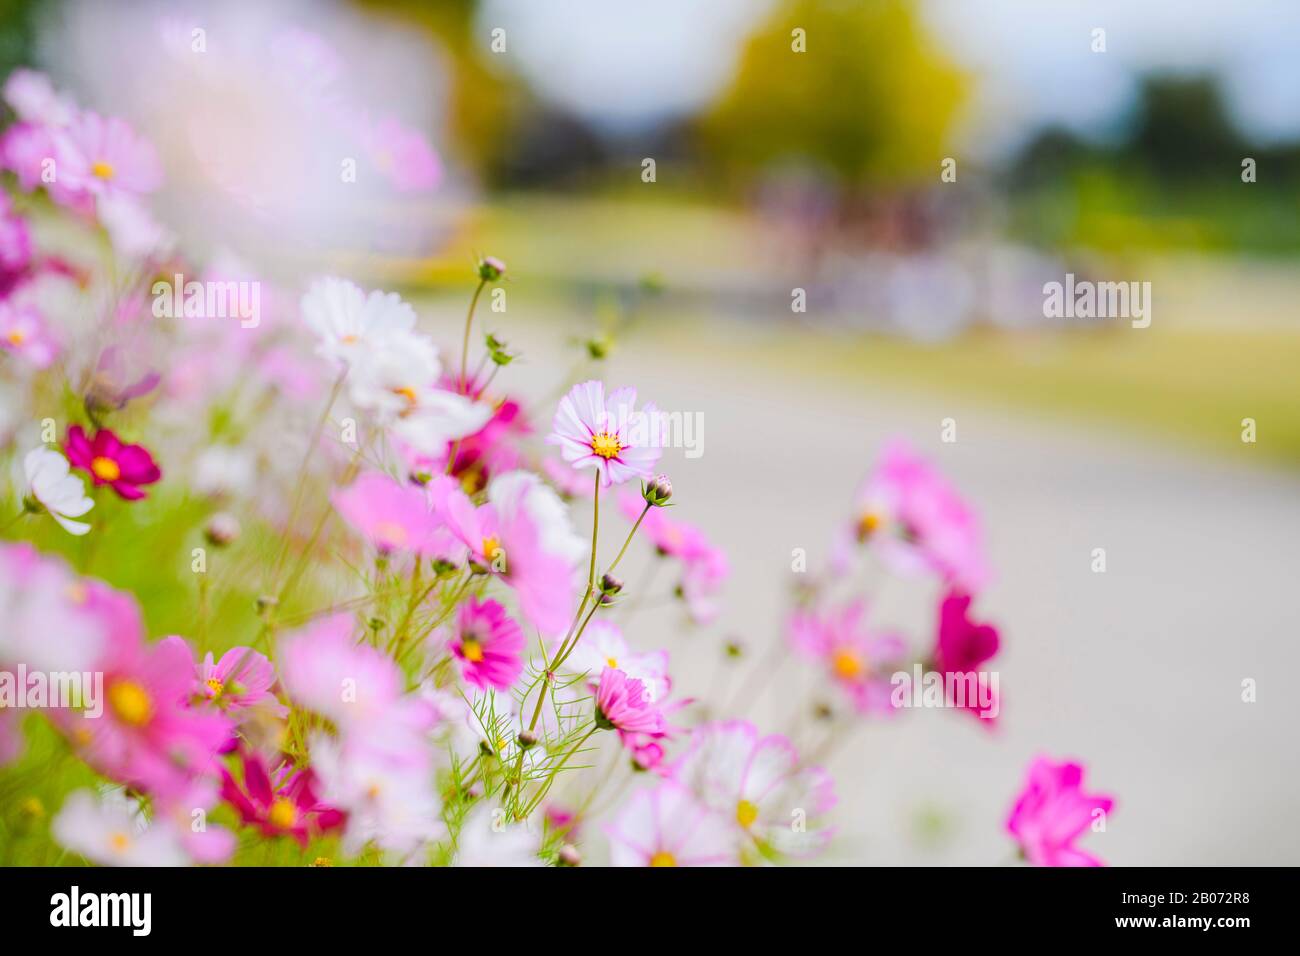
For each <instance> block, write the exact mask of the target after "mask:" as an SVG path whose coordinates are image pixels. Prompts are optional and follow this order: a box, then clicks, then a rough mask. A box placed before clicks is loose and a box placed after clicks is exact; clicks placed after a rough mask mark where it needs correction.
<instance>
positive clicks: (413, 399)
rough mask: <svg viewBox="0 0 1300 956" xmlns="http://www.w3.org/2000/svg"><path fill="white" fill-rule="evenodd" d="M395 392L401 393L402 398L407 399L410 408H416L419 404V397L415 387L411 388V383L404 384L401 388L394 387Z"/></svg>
mask: <svg viewBox="0 0 1300 956" xmlns="http://www.w3.org/2000/svg"><path fill="white" fill-rule="evenodd" d="M393 394H394V395H400V396H401V397H402V398H404V399H406V405H407V407H408V408H414V407H415V406H416V405H418V404H419V398H418V397H417V396H416V394H415V389H413V388H411V387H410V386H409V385H403V386H402V387H401V388H395V389H393Z"/></svg>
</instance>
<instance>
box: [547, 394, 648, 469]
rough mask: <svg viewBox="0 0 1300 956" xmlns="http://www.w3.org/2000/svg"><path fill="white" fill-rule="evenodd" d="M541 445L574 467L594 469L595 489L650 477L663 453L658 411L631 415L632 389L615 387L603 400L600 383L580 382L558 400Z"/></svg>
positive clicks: (632, 411) (646, 409)
mask: <svg viewBox="0 0 1300 956" xmlns="http://www.w3.org/2000/svg"><path fill="white" fill-rule="evenodd" d="M546 441H547V443H548V444H551V445H558V446H560V455H561V456H562V457H563V458H564V460H565V461H567V462H568V463H569V464H571V465H572V466H573V467H574V468H577V469H581V468H595V469H596V471H597V473H598V474H599V475H600V481H601V484H602V485H603V486H604V487H606V488H608V487H609V486H610V485H615V484H622V483H623V482H625V481H631V480H632V479H634V478H646V479H649V478H653V477H654V467H655V463H656V462H657V461H659V456H660V455H661V454H662V453H663V441H662V434H661V423H660V420H659V412H658V409H656V408H655V406H654V405H651V404H648V403H647V404H646V405H645V406H644V407H643V408H642V409H641V411H639V412H638V411H636V389H634V388H620V389H618V390H617V391H615V392H613V393H611V394H610V396H609V397H608V399H607V398H606V397H605V386H604V383H602V382H599V381H595V380H593V381H590V382H583V383H582V384H580V385H575V386H573V388H572V390H570V392H569V394H568V395H566V396H564V398H562V399H560V406H559V408H558V409H557V410H556V412H555V422H554V425H553V431H552V432H551V434H550V435H548V436H547V438H546Z"/></svg>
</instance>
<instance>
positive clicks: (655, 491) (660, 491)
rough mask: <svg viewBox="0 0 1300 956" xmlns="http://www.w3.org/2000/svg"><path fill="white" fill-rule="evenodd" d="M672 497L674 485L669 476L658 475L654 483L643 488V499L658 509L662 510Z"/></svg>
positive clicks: (651, 482)
mask: <svg viewBox="0 0 1300 956" xmlns="http://www.w3.org/2000/svg"><path fill="white" fill-rule="evenodd" d="M672 496H673V483H672V482H671V481H669V480H668V476H667V475H658V476H656V477H655V479H654V480H653V481H650V482H647V483H646V484H644V485H642V486H641V497H643V498H645V500H646V501H647V502H648V503H650V504H652V505H654V506H655V507H656V508H662V507H663V506H664V505H666V504H667V503H668V499H669V498H671V497H672Z"/></svg>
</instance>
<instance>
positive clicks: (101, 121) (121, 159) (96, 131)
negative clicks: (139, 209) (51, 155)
mask: <svg viewBox="0 0 1300 956" xmlns="http://www.w3.org/2000/svg"><path fill="white" fill-rule="evenodd" d="M67 135H68V138H69V140H70V142H71V144H72V146H73V148H74V150H75V152H74V153H73V154H72V155H71V156H70V157H69V158H70V159H72V162H71V163H70V164H65V165H64V166H62V167H60V168H59V178H60V179H61V180H63V181H64V182H65V184H67V185H69V186H70V187H71V188H73V189H80V190H82V191H84V192H86V193H89V194H91V195H94V196H116V195H123V194H125V195H130V196H141V195H144V194H146V193H151V192H153V191H154V190H155V189H157V188H158V187H159V186H160V185H162V179H163V173H162V164H161V163H160V162H159V161H158V153H157V152H156V151H155V150H154V148H153V145H152V144H151V143H149V142H148V141H147V140H145V139H144V138H142V137H140V136H137V135H136V133H135V131H134V130H132V129H131V127H130V126H129V125H128V124H127V123H126V121H125V120H121V119H118V118H117V117H103V116H100V115H99V114H98V113H93V112H85V113H81V114H80V115H78V116H76V117H75V118H74V119H73V120H72V122H71V124H69V126H68V131H67Z"/></svg>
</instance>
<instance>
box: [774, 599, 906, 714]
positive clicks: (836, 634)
mask: <svg viewBox="0 0 1300 956" xmlns="http://www.w3.org/2000/svg"><path fill="white" fill-rule="evenodd" d="M865 616H866V605H864V604H863V603H862V602H861V601H856V602H854V603H852V604H849V605H847V606H845V607H843V608H840V609H839V610H827V611H813V610H806V611H797V612H795V614H794V615H793V616H792V617H791V619H790V624H789V630H788V634H789V637H790V643H791V645H792V646H793V647H794V648H795V650H797V651H799V652H801V653H803V654H804V655H806V656H808V657H811V658H813V659H814V660H818V661H821V662H822V663H823V664H824V665H825V666H826V667H827V670H828V671H829V676H830V678H831V680H833V681H834V682H835V683H836V685H838V686H839V687H840V688H842V689H843V690H844V691H845V693H847V694H848V696H849V698H850V699H851V700H852V701H853V706H854V709H855V710H857V711H858V713H862V714H867V713H875V714H881V715H887V714H890V713H892V712H893V706H892V705H891V703H890V692H891V689H892V688H891V685H890V675H891V674H892V673H893V671H894V669H895V668H896V666H897V665H898V664H899V663H900V662H901V661H902V660H903V658H904V655H905V654H906V652H907V648H906V646H905V644H904V642H903V640H902V639H901V638H899V637H897V636H894V635H889V634H876V633H875V632H873V631H871V630H869V629H868V628H867V627H866V624H865V622H864V620H863V618H864V617H865Z"/></svg>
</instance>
